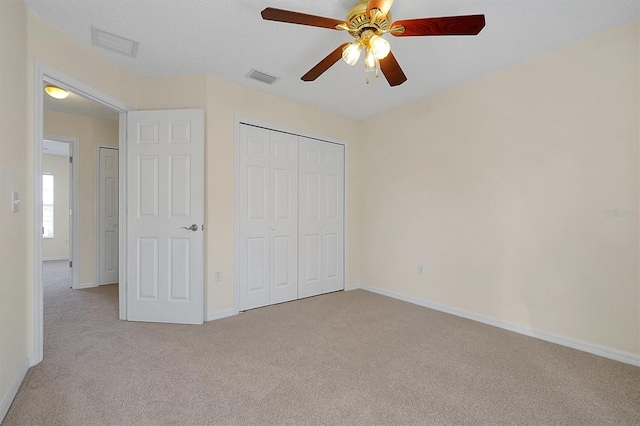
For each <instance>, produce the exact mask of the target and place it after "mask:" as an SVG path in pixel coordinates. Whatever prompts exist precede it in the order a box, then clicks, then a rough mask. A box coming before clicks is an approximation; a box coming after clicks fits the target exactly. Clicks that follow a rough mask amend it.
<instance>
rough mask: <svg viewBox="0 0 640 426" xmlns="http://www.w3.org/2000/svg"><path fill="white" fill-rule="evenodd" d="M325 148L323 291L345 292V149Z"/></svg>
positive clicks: (339, 146) (324, 144)
mask: <svg viewBox="0 0 640 426" xmlns="http://www.w3.org/2000/svg"><path fill="white" fill-rule="evenodd" d="M322 145H323V150H322V154H323V163H324V164H323V166H324V167H323V174H322V177H323V180H324V185H323V189H324V194H323V197H322V198H323V201H324V206H323V207H324V208H323V209H322V210H323V213H324V216H323V224H322V230H323V231H324V233H323V248H324V252H323V255H324V269H323V272H322V280H323V282H322V292H323V293H329V292H332V291H338V290H343V289H344V146H342V145H337V144H333V143H328V142H324V143H322Z"/></svg>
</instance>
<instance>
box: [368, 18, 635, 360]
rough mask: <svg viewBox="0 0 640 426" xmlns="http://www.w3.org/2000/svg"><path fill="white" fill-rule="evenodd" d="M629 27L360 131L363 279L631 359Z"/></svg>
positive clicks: (415, 105) (632, 246) (632, 230)
mask: <svg viewBox="0 0 640 426" xmlns="http://www.w3.org/2000/svg"><path fill="white" fill-rule="evenodd" d="M638 22H639V21H635V22H632V23H630V24H627V25H624V26H622V27H619V28H615V29H613V30H611V31H608V32H605V33H602V34H599V35H596V36H593V37H591V38H588V39H585V40H583V41H581V42H579V43H576V44H573V45H571V46H568V47H565V48H563V49H559V50H556V51H554V52H551V53H548V54H545V55H543V56H540V57H538V58H535V59H533V60H530V61H526V62H523V63H520V64H518V65H515V66H512V67H510V68H508V69H505V70H502V71H499V72H497V73H494V74H491V75H488V76H485V77H483V78H479V79H477V80H474V81H471V82H468V83H465V84H461V85H459V86H457V87H454V88H452V89H449V90H446V91H444V92H441V93H439V94H436V95H434V96H431V97H428V98H426V99H423V100H420V101H418V102H415V103H412V104H410V105H406V106H404V107H401V108H398V109H396V110H393V111H390V112H387V113H385V114H382V115H380V116H378V117H375V118H372V119H370V120H368V121H366V122H365V123H364V124H365V125H363V126H362V128H363V129H366V134H365V140H366V141H367V142H366V143H363V146H362V150H361V155H362V159H361V160H362V180H363V182H366V185H363V186H362V210H361V212H362V223H361V236H362V238H361V246H360V250H361V253H362V269H361V271H362V277H363V282H364V283H366V284H369V285H373V286H377V287H380V288H383V289H387V290H392V291H396V292H399V293H402V294H405V295H409V296H413V297H418V298H422V299H424V300H428V301H432V302H436V303H439V304H444V305H448V306H450V307H454V308H457V309H462V310H466V311H470V312H472V313H476V314H481V315H486V316H489V317H493V318H496V319H499V320H502V321H508V322H511V323H515V324H518V325H521V326H526V327H532V328H534V329H537V330H541V331H546V332H552V333H556V334H559V335H562V336H566V337H570V338H573V339H578V340H582V341H585V342H589V343H594V344H598V345H602V346H606V347H609V348H613V349H616V350H621V351H626V352H630V353H633V354H636V355H637V354H640V341H639V337H640V328H639V327H640V316H639V309H640V295H639V286H640V280H639V275H638V258H639V252H638V236H639V229H638V217H637V209H638V206H639V199H638V195H639V189H640V188H639V175H638V154H639V152H638V145H639V133H638V114H639V112H638V108H639V106H638V105H639V96H638V79H639V69H638V50H639V42H638ZM615 209H619V210H629V211H631V214H632V216H630V217H617V218H616V217H607V215H606V214H605V213H606V212H607V211H608V210H615ZM634 215H635V216H634ZM418 263H424V264H425V268H426V271H425V274H424V275H418V274H417V265H418Z"/></svg>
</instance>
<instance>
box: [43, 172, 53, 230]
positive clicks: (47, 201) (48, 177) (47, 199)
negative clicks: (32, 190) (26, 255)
mask: <svg viewBox="0 0 640 426" xmlns="http://www.w3.org/2000/svg"><path fill="white" fill-rule="evenodd" d="M42 238H53V175H52V174H50V173H46V174H44V175H42Z"/></svg>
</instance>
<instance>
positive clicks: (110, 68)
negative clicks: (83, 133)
mask: <svg viewBox="0 0 640 426" xmlns="http://www.w3.org/2000/svg"><path fill="white" fill-rule="evenodd" d="M0 1H2V0H0ZM11 1H17V0H11ZM25 19H26V22H25V21H24V20H23V22H22V26H23V27H26V30H27V34H26V36H27V38H26V50H27V57H26V64H27V68H26V86H27V99H28V105H27V125H26V128H27V143H26V147H27V155H28V158H27V162H26V165H25V166H24V168H25V169H24V170H25V172H27V176H28V179H29V180H28V182H27V187H28V188H29V191H30V192H31V188H32V187H33V177H32V174H31V173H30V170H31V165H32V164H33V158H34V157H33V155H34V153H33V126H34V124H33V123H34V115H33V112H34V106H33V101H32V99H33V98H34V93H33V88H34V72H35V67H34V64H35V62H36V61H37V62H39V63H41V64H43V65H46V66H48V67H50V68H53V69H55V70H57V71H59V72H62V73H64V74H65V75H67V76H69V77H71V78H74V79H76V80H78V81H80V82H82V83H84V84H86V85H88V86H91V87H93V88H95V89H97V90H99V91H101V92H102V93H105V94H106V95H108V96H111V97H113V98H115V99H118V100H119V101H120V102H123V103H125V104H127V105H130V106H131V107H133V108H135V107H136V106H137V99H138V79H137V78H136V77H134V76H132V75H131V74H129V73H127V72H126V71H124V70H122V69H120V68H118V67H117V66H115V65H113V64H111V63H110V62H109V61H107V60H106V59H104V58H103V57H101V56H100V55H98V54H97V53H95V52H94V51H93V50H92V49H91V48H90V47H88V46H85V45H83V44H81V43H78V42H77V41H74V40H73V39H71V38H70V37H69V36H68V35H66V34H64V33H63V32H62V31H60V30H58V29H56V28H54V27H52V26H51V25H49V24H47V23H45V22H44V21H42V20H41V19H40V18H38V17H37V16H35V15H33V14H32V13H29V12H26V18H25ZM13 43H15V41H13ZM3 62H4V61H3ZM24 74H25V73H24V72H23V78H24ZM81 156H82V153H81ZM91 158H93V157H91ZM27 197H28V199H29V200H32V199H33V194H31V193H28V194H27ZM27 206H28V208H27V209H26V210H25V213H26V214H27V217H28V218H29V219H30V218H32V217H33V214H34V213H33V206H32V205H29V204H27ZM25 235H26V237H27V241H28V246H27V262H28V268H27V281H28V282H29V283H32V282H33V279H34V276H33V271H34V265H33V254H32V253H33V251H34V247H33V241H34V235H33V227H32V226H31V225H29V227H28V228H27V231H26V234H25ZM25 235H23V236H22V238H24V237H25ZM85 275H86V274H85ZM89 275H90V274H89ZM87 279H88V280H89V282H91V281H92V280H93V278H91V277H89V278H87ZM81 282H84V281H82V277H81ZM27 298H28V306H27V322H28V326H27V329H28V333H29V335H28V343H29V353H31V352H33V351H34V348H33V341H34V340H33V338H34V337H33V327H34V325H33V298H34V294H33V287H32V286H31V285H29V286H28V294H27Z"/></svg>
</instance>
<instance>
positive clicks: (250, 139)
mask: <svg viewBox="0 0 640 426" xmlns="http://www.w3.org/2000/svg"><path fill="white" fill-rule="evenodd" d="M239 150H240V153H239V154H240V164H239V167H240V173H239V175H240V177H239V191H240V199H239V212H238V213H239V214H238V216H239V219H238V220H239V221H240V224H239V225H240V226H239V231H240V232H239V241H238V244H239V250H238V253H239V256H238V262H239V267H238V286H239V288H238V293H239V300H238V308H239V309H240V310H241V311H243V310H247V309H252V308H257V307H260V306H265V305H268V304H269V285H270V283H269V270H270V265H269V259H270V251H271V244H270V233H269V226H270V221H269V214H270V210H271V205H270V187H271V183H270V180H271V176H270V172H269V157H270V132H269V131H268V130H265V129H260V128H257V127H252V126H245V125H241V126H240V146H239Z"/></svg>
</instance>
